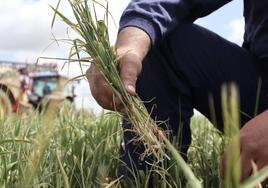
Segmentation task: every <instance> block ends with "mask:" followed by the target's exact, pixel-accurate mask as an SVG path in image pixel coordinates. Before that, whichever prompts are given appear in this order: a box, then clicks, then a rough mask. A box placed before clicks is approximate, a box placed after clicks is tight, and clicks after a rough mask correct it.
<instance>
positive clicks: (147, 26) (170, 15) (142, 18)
mask: <svg viewBox="0 0 268 188" xmlns="http://www.w3.org/2000/svg"><path fill="white" fill-rule="evenodd" d="M230 1H231V0H132V1H131V2H130V4H129V5H128V7H127V8H126V9H125V11H124V13H123V15H122V17H121V20H120V28H119V29H120V30H121V29H123V28H125V27H128V26H134V27H138V28H140V29H142V30H144V31H145V32H146V33H147V34H148V35H149V36H150V38H151V40H152V43H153V44H155V43H157V42H158V41H161V40H163V38H164V37H165V36H166V35H168V34H169V33H170V32H172V31H173V30H174V28H176V27H178V26H179V24H180V23H182V22H186V21H188V22H194V21H195V20H196V19H197V18H200V17H204V16H206V15H208V14H210V13H212V12H213V11H215V10H216V9H218V8H220V7H221V6H223V5H225V4H226V3H228V2H230Z"/></svg>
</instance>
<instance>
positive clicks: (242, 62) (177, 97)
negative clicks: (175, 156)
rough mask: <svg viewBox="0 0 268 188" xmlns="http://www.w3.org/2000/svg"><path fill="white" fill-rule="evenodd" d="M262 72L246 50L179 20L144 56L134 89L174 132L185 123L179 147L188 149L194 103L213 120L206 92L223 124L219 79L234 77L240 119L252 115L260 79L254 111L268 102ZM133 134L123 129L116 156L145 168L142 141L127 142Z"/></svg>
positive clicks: (219, 123)
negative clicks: (141, 156)
mask: <svg viewBox="0 0 268 188" xmlns="http://www.w3.org/2000/svg"><path fill="white" fill-rule="evenodd" d="M267 63H268V62H267ZM265 77H266V75H265V73H264V71H263V68H262V65H261V62H259V61H258V59H257V58H256V57H254V55H252V54H251V53H250V52H249V51H248V50H246V49H244V48H241V47H239V46H238V45H236V44H234V43H231V42H229V41H227V40H225V39H223V38H221V37H220V36H218V35H216V34H215V33H213V32H211V31H209V30H207V29H204V28H202V27H200V26H197V25H195V24H182V25H180V26H179V28H178V29H177V30H176V31H174V32H173V33H171V34H170V35H169V36H168V37H166V39H165V40H164V41H163V42H161V43H160V44H158V46H155V47H154V48H153V49H152V50H151V51H150V53H149V54H148V56H147V57H146V59H145V60H144V62H143V70H142V73H141V75H140V76H139V79H138V82H137V92H138V94H139V96H140V97H141V99H142V100H143V101H144V102H145V104H146V107H147V109H148V111H149V112H152V117H153V118H154V119H157V120H158V121H165V122H167V123H168V124H169V126H170V130H171V131H173V133H174V134H176V133H177V132H178V129H179V128H180V126H183V129H182V130H183V131H182V147H181V148H179V150H180V151H181V152H182V153H184V154H186V152H187V149H188V147H189V145H190V143H191V131H190V126H189V123H190V118H191V116H192V115H193V109H194V108H195V109H197V110H198V111H200V112H201V113H202V114H204V115H205V116H206V117H207V118H208V119H210V120H211V113H210V112H211V109H210V105H209V98H210V97H209V96H212V98H213V101H214V107H213V108H214V110H215V113H216V122H214V123H216V126H217V127H218V128H219V129H220V130H222V128H223V122H222V112H221V88H222V85H223V84H228V83H231V82H234V83H235V84H236V85H237V86H238V89H239V93H240V108H241V109H240V110H241V112H243V113H242V114H241V123H242V125H243V124H244V123H246V122H247V121H249V120H250V117H253V116H254V110H255V106H256V99H257V97H258V96H257V93H258V92H257V88H258V85H259V80H260V79H262V85H261V92H260V96H259V97H260V100H259V104H257V105H258V113H260V112H262V111H264V110H265V109H266V108H267V106H268V98H267V94H268V83H267V78H265ZM245 114H247V115H245ZM123 127H124V128H125V129H129V128H130V125H129V124H128V123H127V121H124V123H123ZM133 136H134V135H133V133H131V132H130V131H125V133H124V146H123V147H122V148H121V153H120V159H121V160H122V161H124V162H125V164H126V166H128V167H131V166H132V167H133V164H135V165H136V167H135V168H137V169H144V168H145V166H146V165H145V163H144V161H140V160H139V154H140V153H142V152H143V147H142V146H137V145H134V144H133V143H132V142H130V140H131V139H132V138H133Z"/></svg>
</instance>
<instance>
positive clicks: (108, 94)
mask: <svg viewBox="0 0 268 188" xmlns="http://www.w3.org/2000/svg"><path fill="white" fill-rule="evenodd" d="M86 75H87V78H88V81H89V85H90V90H91V94H92V96H93V97H94V98H95V100H96V101H97V103H98V104H99V105H100V106H102V107H103V108H104V109H107V110H116V111H119V110H122V104H121V101H120V100H119V99H118V98H117V97H115V95H114V93H113V91H112V88H111V87H110V86H109V84H107V82H106V81H105V79H104V78H103V76H102V74H100V73H99V72H98V70H97V69H96V67H95V65H94V64H92V65H91V67H90V68H89V69H88V70H87V73H86Z"/></svg>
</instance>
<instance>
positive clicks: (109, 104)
mask: <svg viewBox="0 0 268 188" xmlns="http://www.w3.org/2000/svg"><path fill="white" fill-rule="evenodd" d="M150 45H151V41H150V38H149V36H148V35H147V34H146V33H145V32H144V31H142V30H141V29H138V28H135V27H127V28H125V29H123V30H122V31H120V33H119V34H118V38H117V42H116V51H117V55H118V56H119V65H120V66H119V69H120V70H119V71H120V77H121V79H122V82H123V84H124V86H125V88H126V90H127V91H128V93H129V94H131V95H135V94H136V81H137V78H138V76H139V74H140V72H141V69H142V60H143V59H144V57H145V56H146V55H147V53H148V51H149V49H150ZM87 78H88V81H89V84H90V90H91V93H92V95H93V97H94V98H95V99H96V101H97V102H98V104H99V105H101V106H102V107H103V108H105V109H107V110H116V111H122V110H123V105H122V104H121V102H120V100H119V99H117V98H116V97H115V95H114V94H113V91H112V89H111V87H110V86H109V85H108V84H107V83H106V81H105V80H104V78H103V76H102V75H101V73H99V72H98V70H97V69H96V67H95V66H94V65H91V67H90V68H89V69H88V71H87Z"/></svg>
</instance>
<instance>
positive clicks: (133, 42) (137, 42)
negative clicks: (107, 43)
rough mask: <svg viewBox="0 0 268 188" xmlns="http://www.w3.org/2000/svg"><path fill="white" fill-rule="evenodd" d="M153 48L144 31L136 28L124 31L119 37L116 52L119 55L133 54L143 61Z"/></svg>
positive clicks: (127, 28) (128, 28)
mask: <svg viewBox="0 0 268 188" xmlns="http://www.w3.org/2000/svg"><path fill="white" fill-rule="evenodd" d="M150 47H151V39H150V37H149V35H148V34H147V33H146V32H144V31H143V30H141V29H139V28H136V27H126V28H124V29H122V30H121V31H120V32H119V34H118V37H117V41H116V50H117V53H118V55H119V56H120V55H123V54H126V53H132V54H135V55H136V56H138V58H139V59H140V60H141V61H142V60H143V59H144V57H145V56H146V55H147V53H148V51H149V50H150Z"/></svg>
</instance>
